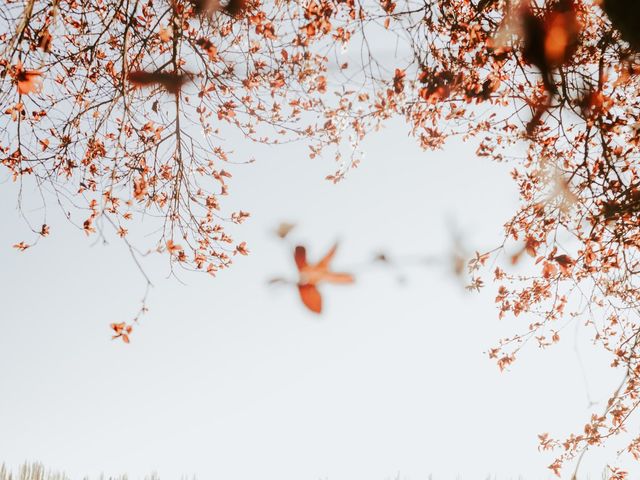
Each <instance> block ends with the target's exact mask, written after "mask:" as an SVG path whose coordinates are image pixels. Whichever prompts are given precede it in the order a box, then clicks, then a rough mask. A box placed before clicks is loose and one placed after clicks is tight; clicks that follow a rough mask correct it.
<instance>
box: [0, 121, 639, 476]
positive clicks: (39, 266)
mask: <svg viewBox="0 0 640 480" xmlns="http://www.w3.org/2000/svg"><path fill="white" fill-rule="evenodd" d="M365 148H366V152H367V156H366V158H365V161H364V162H363V163H362V166H361V167H360V168H358V169H357V170H355V171H352V172H351V173H350V174H349V176H348V177H347V180H346V181H344V182H343V183H341V184H339V185H332V184H331V183H329V182H327V181H325V180H324V176H325V175H326V174H328V173H332V172H333V171H334V170H335V168H334V165H333V164H332V160H330V159H315V160H310V159H308V157H307V154H306V152H307V150H306V147H304V146H302V145H294V146H285V147H276V148H267V147H264V146H262V147H260V146H256V145H252V144H244V143H243V144H240V145H238V147H237V149H236V154H237V156H238V158H249V157H255V158H257V159H258V161H257V162H256V163H254V164H251V165H246V166H239V167H236V168H233V173H234V178H233V179H232V181H231V196H230V197H229V201H227V202H226V204H225V205H226V206H227V207H226V208H228V209H231V208H232V207H233V208H235V209H237V208H242V209H243V210H247V211H250V212H251V213H252V217H251V219H250V221H249V222H248V223H246V224H245V225H243V226H242V228H239V229H236V237H238V238H241V239H243V240H246V241H247V242H248V245H249V248H250V250H251V255H250V256H249V257H242V258H238V259H237V261H236V262H235V264H234V266H233V267H232V268H231V269H230V270H229V271H226V272H223V273H221V274H220V275H219V276H218V277H217V278H216V279H212V278H210V277H208V276H206V275H198V274H190V273H181V274H180V280H181V281H182V283H181V282H180V281H178V280H177V279H175V278H167V273H168V266H167V263H166V261H167V259H166V256H159V255H155V256H150V257H148V258H147V259H146V260H145V268H146V269H147V271H148V272H149V274H150V275H151V276H152V280H153V281H154V284H155V286H154V288H153V289H152V290H151V292H150V295H149V308H150V311H149V313H148V314H147V315H146V316H145V317H143V319H142V322H141V324H140V325H139V326H138V327H137V328H136V331H135V332H134V335H133V338H132V342H131V344H130V345H124V344H121V343H119V342H115V341H111V340H110V331H109V328H108V327H109V324H110V323H111V322H115V321H122V320H129V319H130V318H131V317H132V316H133V315H134V313H135V311H136V309H137V308H138V305H139V300H140V298H141V297H142V295H143V292H144V286H145V284H144V280H143V278H142V277H141V276H140V274H139V272H138V271H137V269H136V267H135V265H134V264H133V262H132V261H131V258H130V257H129V256H128V253H127V251H126V249H125V248H124V246H123V245H122V243H121V242H119V241H118V240H116V239H114V240H113V241H112V242H110V244H109V245H103V244H102V243H101V242H99V241H96V239H95V238H89V239H87V238H86V237H85V236H84V234H82V232H79V231H77V230H76V229H74V228H73V227H72V226H70V225H69V224H67V223H65V221H64V220H60V219H59V218H56V214H55V213H54V211H53V210H52V211H50V213H49V214H48V215H49V218H48V222H49V223H50V224H51V236H50V237H49V238H47V239H46V240H45V241H41V242H40V243H39V244H38V245H37V247H36V248H32V249H29V250H27V251H26V252H24V253H19V252H18V251H16V250H14V249H12V248H11V245H12V244H14V243H17V242H19V241H22V240H25V241H27V242H28V241H29V240H30V239H31V237H30V236H29V235H28V234H27V230H26V229H25V227H24V225H23V223H22V220H21V219H20V217H19V215H18V213H17V211H16V201H15V193H16V190H15V187H14V186H13V185H12V184H11V183H10V182H7V183H4V184H3V185H2V188H0V200H1V203H0V205H1V206H0V209H1V214H2V219H3V227H2V228H1V229H0V265H2V275H1V276H0V292H1V293H0V298H1V300H2V306H1V307H0V308H1V310H0V318H1V322H0V326H1V327H2V330H1V333H0V388H1V389H2V394H1V395H0V461H2V460H4V461H6V462H7V463H8V464H9V465H11V466H17V465H18V464H19V463H21V462H23V461H24V460H39V461H42V462H43V463H44V464H45V465H46V466H48V467H50V468H53V469H59V470H65V471H66V472H68V473H69V474H71V475H74V476H76V477H79V476H80V475H84V474H90V475H96V474H98V473H100V472H104V473H106V474H112V475H115V474H121V473H128V474H129V475H130V478H138V477H141V476H142V475H144V474H147V473H150V472H153V471H156V472H158V473H159V474H160V476H161V477H162V478H163V479H164V480H166V479H173V478H179V476H180V475H189V476H191V475H195V476H197V477H198V478H200V479H214V478H217V479H225V480H236V479H237V480H250V479H251V480H253V479H258V478H259V479H267V480H268V479H274V480H275V479H278V480H319V479H331V480H365V479H366V480H374V479H379V480H383V479H391V478H400V479H414V480H417V479H426V478H428V475H429V474H430V473H432V474H433V475H434V478H456V476H457V475H460V476H461V477H462V478H470V479H478V478H484V477H485V476H486V475H488V474H492V475H493V474H495V475H496V476H497V478H509V477H510V476H513V477H516V476H517V475H519V474H522V475H523V476H524V477H525V478H533V479H541V478H551V475H550V472H549V471H548V470H547V469H546V465H548V464H549V463H550V462H551V459H552V457H551V456H549V455H543V454H538V453H537V449H536V447H537V438H536V435H537V434H538V433H541V432H545V431H549V432H551V433H552V434H558V435H563V434H568V433H570V432H575V431H579V430H580V429H581V425H583V423H584V422H585V421H586V420H587V419H588V415H589V414H590V412H591V410H590V409H588V408H587V406H588V398H591V399H592V400H593V401H597V402H600V403H599V404H598V405H597V406H596V407H595V408H596V409H597V411H600V410H601V409H602V408H603V400H604V399H605V394H606V392H607V388H609V387H610V386H611V385H613V384H615V383H616V382H617V381H618V379H617V378H614V377H611V371H610V370H609V369H608V368H607V363H608V361H607V359H606V358H605V359H604V360H603V358H602V357H600V356H598V355H597V354H594V352H592V351H591V350H593V349H591V348H589V346H588V338H587V333H586V332H582V333H580V331H578V339H577V342H574V332H575V330H574V328H573V326H570V327H568V328H566V329H565V330H563V334H562V336H563V340H564V341H563V342H562V343H561V344H560V346H558V347H555V348H552V349H550V350H547V351H544V352H541V351H539V350H537V349H535V348H530V349H527V350H526V351H525V352H524V353H523V354H522V355H521V356H520V358H519V361H518V362H517V363H516V364H515V365H514V366H513V368H512V369H511V371H509V372H506V373H502V374H501V373H499V371H498V369H497V368H496V366H495V364H494V363H493V362H492V361H490V360H488V359H487V357H486V355H485V354H484V352H485V351H486V350H487V349H488V348H489V347H491V346H493V345H494V344H495V342H496V341H497V339H498V338H499V337H502V336H505V335H508V334H510V333H512V332H513V331H515V330H516V329H517V328H521V329H522V328H524V327H525V325H526V323H527V319H526V318H520V319H517V320H513V319H507V320H502V321H499V320H498V319H497V311H496V308H495V304H494V301H493V300H494V297H495V293H494V290H493V287H492V286H490V287H489V288H488V289H486V290H485V291H483V292H482V293H480V294H469V293H467V292H465V291H464V289H463V288H462V286H461V284H460V282H459V281H458V280H457V279H456V278H455V277H454V276H453V275H452V274H451V271H450V265H449V264H448V263H447V259H448V258H449V257H448V255H449V254H450V251H451V243H452V241H451V231H450V229H449V228H448V225H449V224H455V225H457V228H458V230H459V232H460V233H461V234H462V237H463V239H464V243H465V244H466V245H467V247H468V248H469V250H470V251H473V250H475V249H478V250H486V249H489V248H492V247H494V246H496V245H497V244H499V243H500V241H501V238H502V231H503V230H502V224H503V223H504V221H506V220H507V219H508V218H509V215H510V214H512V213H513V212H514V211H515V207H516V205H517V195H516V191H515V188H514V185H513V183H512V181H511V179H510V176H509V170H510V169H511V168H512V167H511V166H509V165H499V164H495V163H491V162H489V161H487V160H484V159H477V158H475V157H474V150H475V147H474V146H473V145H466V146H464V145H461V144H458V143H455V142H454V143H451V144H449V145H448V146H447V147H446V148H445V149H444V150H443V151H441V152H437V153H432V152H428V153H425V152H422V151H420V150H419V149H418V148H417V147H416V146H415V144H414V142H413V140H411V139H408V138H407V137H406V134H405V133H404V132H403V130H402V129H400V128H397V126H392V127H390V128H388V129H386V130H384V131H383V132H381V133H379V134H376V135H374V136H372V138H371V139H370V140H369V141H368V142H367V143H366V145H365ZM25 194H26V195H28V194H29V191H27V192H25ZM58 217H59V215H58ZM280 221H290V222H295V223H297V224H298V226H297V227H296V229H295V230H294V231H293V232H292V233H291V238H288V239H287V241H286V242H283V241H281V240H279V239H277V238H276V237H275V236H274V235H273V234H272V230H273V229H274V228H275V227H276V226H277V225H278V223H279V222H280ZM130 230H131V231H133V230H135V227H134V226H132V227H131V228H130ZM336 240H340V248H339V250H338V254H337V256H336V259H335V261H334V266H335V267H336V268H337V269H346V270H348V269H349V268H351V267H352V266H356V265H361V264H363V263H366V262H367V261H368V260H369V259H370V258H371V257H372V256H373V255H374V254H375V253H376V252H377V251H379V250H381V249H383V250H385V251H387V252H389V253H391V254H397V255H414V254H416V255H435V256H439V257H440V258H442V259H443V263H442V264H441V265H433V266H431V267H428V268H427V267H420V266H415V267H410V268H407V269H406V270H404V271H403V273H404V276H405V277H406V282H405V284H404V285H402V284H400V283H399V282H398V281H397V275H396V274H395V273H394V272H391V271H389V270H385V269H383V268H369V269H365V270H362V269H358V270H356V274H357V282H356V284H355V285H353V286H331V285H328V286H324V287H323V288H322V291H323V293H324V301H325V313H324V314H323V315H322V316H321V317H317V316H314V315H313V314H311V313H309V312H307V311H306V310H305V309H304V307H303V306H302V305H301V303H300V301H299V299H298V297H297V292H296V290H295V288H293V287H290V286H272V287H269V286H267V284H266V283H267V280H268V279H269V278H271V277H273V276H278V275H284V276H289V277H291V278H292V279H294V278H295V276H294V275H295V269H294V264H293V259H292V249H293V246H294V245H295V244H296V243H297V242H301V243H303V244H305V245H307V247H308V255H309V257H310V258H311V259H312V260H313V259H314V258H317V257H318V256H320V255H322V254H323V253H324V251H325V250H326V249H327V248H328V247H329V246H330V245H331V244H332V243H333V242H334V241H336ZM149 241H150V244H151V243H152V239H151V238H150V239H149ZM574 343H575V345H577V350H576V348H574ZM532 347H533V346H532ZM576 352H578V353H579V355H578V353H576ZM579 358H581V359H582V363H583V365H584V369H581V367H580V363H579ZM583 371H586V379H585V374H584V373H583ZM609 453H610V455H609V457H606V458H609V459H610V460H611V459H613V456H614V455H613V452H612V451H611V450H610V451H609ZM604 459H605V457H603V456H602V455H601V453H600V452H597V451H596V452H594V453H593V454H589V455H588V456H587V458H586V461H585V467H586V468H585V470H584V471H585V472H587V471H588V472H590V473H591V474H592V476H593V478H599V474H600V472H601V469H602V467H603V465H604V463H603V462H604V461H605V460H604ZM632 471H633V470H632Z"/></svg>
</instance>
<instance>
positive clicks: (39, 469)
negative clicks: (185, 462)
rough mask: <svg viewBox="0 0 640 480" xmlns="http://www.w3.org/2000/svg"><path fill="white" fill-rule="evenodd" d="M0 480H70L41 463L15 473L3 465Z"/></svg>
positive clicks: (123, 478) (112, 479)
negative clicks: (47, 468)
mask: <svg viewBox="0 0 640 480" xmlns="http://www.w3.org/2000/svg"><path fill="white" fill-rule="evenodd" d="M98 478H99V480H129V477H127V476H126V475H119V476H117V477H105V476H104V475H100V477H98ZM0 480H72V479H71V478H70V477H68V476H67V475H66V474H65V473H60V472H53V471H51V470H46V469H45V468H44V465H42V464H41V463H37V462H34V463H25V464H24V465H22V466H21V467H20V469H19V470H18V471H17V472H15V473H14V472H12V471H10V470H9V469H8V468H7V466H6V465H5V464H4V463H3V464H2V466H0ZM82 480H89V477H83V479H82ZM144 480H160V479H159V478H158V476H157V475H156V474H151V475H148V476H145V477H144Z"/></svg>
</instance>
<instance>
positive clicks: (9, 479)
mask: <svg viewBox="0 0 640 480" xmlns="http://www.w3.org/2000/svg"><path fill="white" fill-rule="evenodd" d="M569 475H570V474H569ZM183 478H186V477H183ZM476 478H484V480H498V477H495V476H493V475H487V476H486V477H476ZM609 478H610V477H609V474H608V472H607V471H604V472H603V473H602V475H601V476H600V477H599V480H609ZM455 479H456V480H463V479H462V477H460V476H456V477H455ZM580 479H584V480H595V479H594V478H593V477H591V476H588V475H587V476H585V477H580ZM0 480H72V479H71V478H70V477H68V476H67V475H66V474H65V473H60V472H53V471H50V470H46V469H45V468H44V465H42V464H41V463H38V462H33V463H25V464H24V465H22V466H21V467H20V469H19V470H18V472H17V473H14V472H12V471H10V470H9V469H8V468H7V466H6V465H5V464H4V463H3V464H2V465H0ZM82 480H89V477H83V478H82ZM98 480H129V477H128V476H127V475H119V476H117V477H105V476H104V475H100V477H98ZM144 480H160V478H159V477H158V476H157V475H156V474H155V473H152V474H151V475H147V476H145V477H144ZM394 480H402V479H401V477H400V476H399V475H398V476H397V477H395V479H394ZM427 480H436V477H434V476H432V475H429V477H428V479H427ZM510 480H525V477H524V476H518V477H517V479H514V478H512V479H510Z"/></svg>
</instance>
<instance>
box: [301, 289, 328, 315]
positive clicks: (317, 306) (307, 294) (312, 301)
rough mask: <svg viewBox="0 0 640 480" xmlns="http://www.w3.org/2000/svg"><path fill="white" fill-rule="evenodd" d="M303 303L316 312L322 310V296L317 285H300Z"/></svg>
mask: <svg viewBox="0 0 640 480" xmlns="http://www.w3.org/2000/svg"><path fill="white" fill-rule="evenodd" d="M298 291H299V292H300V298H301V299H302V303H304V305H305V306H306V307H307V308H308V309H309V310H311V311H312V312H314V313H321V312H322V297H321V296H320V292H319V291H318V289H317V288H316V287H315V285H298Z"/></svg>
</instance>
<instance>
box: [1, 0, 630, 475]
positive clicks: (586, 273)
mask: <svg viewBox="0 0 640 480" xmlns="http://www.w3.org/2000/svg"><path fill="white" fill-rule="evenodd" d="M639 5H640V4H638V3H637V2H632V1H623V0H603V1H600V2H592V1H589V0H547V1H542V0H539V1H533V0H532V1H531V2H527V1H522V2H517V1H514V0H478V1H476V0H439V1H436V0H421V1H418V0H400V1H397V2H393V1H391V0H380V1H369V0H305V1H302V2H294V1H289V0H272V1H261V0H246V1H243V0H229V2H227V3H220V2H219V1H218V0H146V1H144V0H96V1H93V2H85V1H76V0H49V1H36V0H8V1H6V2H4V3H3V4H2V5H0V16H1V18H2V20H1V21H0V39H1V40H2V43H3V45H2V47H1V48H2V53H1V54H0V81H1V82H2V83H1V84H0V85H1V88H0V92H1V93H0V105H1V107H2V118H1V120H0V153H1V156H0V161H1V163H2V165H3V166H4V168H5V172H8V175H10V176H11V177H12V178H13V180H14V181H16V182H31V183H32V184H33V185H36V186H37V187H39V188H42V189H44V190H47V192H49V193H48V196H47V197H46V199H45V197H44V196H43V202H45V203H49V198H55V201H54V203H57V204H58V205H59V207H60V208H62V209H63V211H64V212H65V214H67V216H68V218H69V220H70V221H71V222H73V223H74V224H75V225H77V226H78V228H79V229H80V230H82V231H84V232H85V233H86V234H88V235H91V234H94V233H95V232H96V229H97V228H103V227H104V228H106V227H109V226H110V227H113V228H114V229H115V231H116V232H117V233H118V235H120V236H121V237H123V239H124V241H126V242H128V241H129V240H128V231H129V229H133V228H139V226H138V224H137V223H136V221H135V219H136V218H138V217H140V216H142V215H145V216H148V217H150V218H153V219H154V221H155V222H156V223H155V224H154V231H155V232H156V234H155V237H153V241H152V245H150V246H149V245H147V246H138V245H131V248H132V251H133V252H134V255H135V248H138V247H140V248H149V247H151V248H152V249H154V250H157V251H160V252H166V253H167V255H168V256H169V259H170V262H171V263H172V265H180V266H181V267H182V268H186V269H193V270H202V271H205V272H208V273H210V274H215V273H216V272H217V271H218V270H219V269H223V268H226V267H228V266H229V265H230V264H231V262H232V259H233V256H234V255H236V254H241V255H246V254H247V253H248V252H249V250H248V246H247V245H246V243H245V242H243V241H235V240H234V239H233V238H232V237H231V235H230V234H229V233H228V232H227V230H228V227H229V225H231V224H233V223H236V224H240V223H242V222H243V221H244V220H245V219H246V218H247V217H248V215H249V213H248V212H244V211H236V212H229V211H227V210H226V209H225V207H224V201H223V197H225V196H226V195H228V194H229V184H231V183H232V182H231V180H230V177H231V175H230V173H229V172H228V170H225V164H226V163H227V162H230V161H234V160H233V155H232V150H233V145H231V144H230V141H229V139H230V138H234V139H237V138H239V136H241V137H243V138H245V139H246V141H249V142H260V143H271V144H278V143H284V142H290V141H294V140H296V141H304V142H307V143H308V145H309V149H310V150H309V152H310V156H311V157H315V156H320V155H323V156H332V157H335V159H336V160H337V161H338V164H337V167H336V168H335V172H334V173H332V174H331V175H329V176H328V177H327V178H328V180H330V181H333V182H338V181H340V180H341V179H343V178H344V176H345V175H346V174H347V172H348V171H349V170H350V169H351V168H353V167H355V166H357V165H358V163H359V162H360V161H361V151H360V142H361V141H362V139H363V138H364V137H365V135H367V134H369V133H371V132H374V131H376V130H378V129H379V128H381V127H382V126H383V125H384V122H385V121H386V120H388V119H390V118H392V117H401V118H403V119H404V120H405V121H406V125H407V129H408V131H409V132H410V133H411V134H412V135H413V136H414V137H415V138H416V141H417V142H419V144H420V146H421V147H423V148H424V149H427V150H428V149H440V148H444V147H445V145H446V142H447V140H448V139H450V138H452V137H460V138H462V139H464V140H468V141H472V142H476V144H477V151H476V154H477V156H479V157H487V158H489V159H492V160H494V161H497V162H509V163H510V164H512V165H513V170H512V177H513V180H514V182H516V184H517V185H518V188H519V192H520V206H519V208H518V210H517V211H516V212H514V215H513V218H511V219H510V220H509V221H507V223H506V224H505V231H504V242H503V243H502V244H501V245H499V246H497V248H496V249H494V250H492V251H490V252H479V253H477V254H476V256H475V258H473V259H471V261H470V262H469V265H468V267H469V272H470V274H471V283H470V285H469V288H470V289H474V290H481V289H482V287H483V285H484V284H485V278H492V279H493V280H494V281H496V282H497V283H498V285H499V290H498V291H499V293H498V296H497V298H496V302H497V304H498V308H499V315H500V316H501V317H502V316H505V315H514V316H516V317H521V318H526V325H525V326H524V328H523V329H522V331H521V332H520V333H516V334H514V335H512V336H509V337H507V338H504V339H503V340H501V341H500V342H499V344H498V345H497V346H495V347H494V348H492V349H491V350H490V351H489V356H490V357H491V358H494V359H495V360H496V361H497V363H498V366H499V367H500V368H501V369H505V368H508V366H509V365H510V364H511V363H513V362H514V361H515V359H516V357H517V354H518V352H519V350H520V349H521V348H523V347H524V346H525V345H526V344H528V343H534V344H537V345H539V346H540V347H547V346H549V345H551V344H554V343H557V342H558V341H560V333H559V332H560V330H561V328H562V326H563V325H565V324H566V323H567V322H581V323H583V324H584V326H585V328H588V329H591V331H592V332H593V338H594V342H595V344H597V345H599V346H600V347H602V348H604V349H606V350H607V351H609V352H610V353H611V356H612V358H613V360H612V367H613V368H614V369H616V370H619V371H621V372H623V374H624V380H623V381H622V383H621V384H620V387H619V388H618V389H617V390H616V391H615V392H612V395H611V398H610V399H609V402H608V404H607V406H606V408H605V410H604V411H601V412H594V414H593V416H592V417H591V419H589V421H588V422H587V424H586V425H585V426H584V429H583V430H582V431H581V432H580V433H576V434H574V435H570V436H569V437H567V438H566V439H564V440H555V439H552V438H551V437H550V436H549V435H547V434H541V435H540V446H541V448H542V449H545V450H547V449H549V450H553V451H554V452H556V459H555V460H554V461H553V463H552V464H551V465H550V468H551V469H552V470H553V471H554V472H555V473H557V474H558V475H559V474H560V471H561V469H562V467H563V465H564V464H565V463H566V462H568V461H569V460H572V459H576V458H579V456H580V455H581V454H582V453H583V452H584V451H585V450H586V449H587V448H588V447H589V446H592V445H600V444H603V443H604V442H605V441H606V440H607V438H609V437H611V436H614V435H618V434H621V433H625V428H624V427H625V425H626V424H627V422H628V419H629V418H630V416H631V415H632V413H633V412H634V410H635V409H636V408H637V407H638V405H639V404H640V379H639V377H638V374H639V373H640V352H639V350H638V349H639V348H640V347H639V346H638V342H639V340H640V337H639V335H640V318H639V316H638V307H639V304H640V293H639V292H640V290H639V289H638V281H639V278H638V274H639V273H640V252H639V249H640V179H639V174H640V172H639V171H638V168H639V167H640V162H639V161H638V158H639V154H640V140H639V139H640V136H639V132H640V101H639V100H638V90H639V87H640V80H639V76H638V73H639V72H640V63H639V58H638V49H639V48H640V34H639V33H638V32H640V28H639V27H640V25H638V18H640V17H639V15H638V14H639V13H640V12H639V10H640V6H639ZM234 141H235V140H234ZM523 152H524V153H523ZM448 181H455V178H453V175H452V179H450V180H448ZM56 208H57V207H56ZM40 220H42V221H40ZM30 222H32V224H33V225H36V224H37V225H38V226H37V227H33V239H25V240H24V241H20V242H19V243H16V245H15V247H16V248H18V249H21V250H24V249H27V248H29V247H30V246H31V245H32V244H33V243H34V242H35V241H37V239H38V238H39V237H44V236H47V235H48V234H49V233H50V230H53V227H51V226H49V225H48V224H47V223H46V218H42V219H32V218H31V219H30ZM98 224H100V227H97V225H98ZM239 232H240V234H241V229H239ZM504 258H506V260H507V261H506V262H505V261H501V262H500V261H498V260H499V259H504ZM518 262H520V263H524V262H528V263H529V264H531V265H533V266H534V267H533V268H534V270H533V271H536V272H537V274H535V275H530V276H522V275H519V274H517V273H515V270H513V269H512V268H511V266H512V265H513V264H516V263H518ZM489 265H492V267H489ZM128 328H129V326H127V325H125V324H119V325H118V326H117V331H116V334H118V335H125V336H126V334H127V333H129V332H130V330H127V329H128ZM126 338H128V337H126ZM627 451H628V453H629V454H630V455H632V456H633V457H634V458H636V459H637V460H640V437H636V438H633V436H630V438H629V442H628V449H627ZM612 472H613V474H614V475H618V477H617V478H624V473H623V472H621V471H615V470H612Z"/></svg>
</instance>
